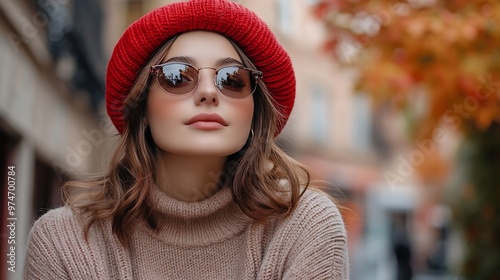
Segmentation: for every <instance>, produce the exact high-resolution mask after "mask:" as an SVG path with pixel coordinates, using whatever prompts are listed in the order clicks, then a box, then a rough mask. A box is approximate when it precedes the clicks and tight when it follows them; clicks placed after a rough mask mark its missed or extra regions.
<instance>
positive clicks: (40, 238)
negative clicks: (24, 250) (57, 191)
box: [29, 206, 84, 246]
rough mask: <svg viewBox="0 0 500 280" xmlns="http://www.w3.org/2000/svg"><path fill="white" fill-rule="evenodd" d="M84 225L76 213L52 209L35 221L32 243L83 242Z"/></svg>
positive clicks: (30, 237)
mask: <svg viewBox="0 0 500 280" xmlns="http://www.w3.org/2000/svg"><path fill="white" fill-rule="evenodd" d="M83 240H84V235H83V223H82V222H81V220H80V219H79V218H78V216H77V215H76V214H75V212H74V211H73V210H72V209H71V208H69V207H67V206H64V207H59V208H56V209H52V210H50V211H48V212H47V213H45V214H43V215H42V216H41V217H40V218H39V219H38V220H36V221H35V223H34V224H33V227H32V228H31V230H30V234H29V242H30V243H32V244H33V243H34V244H37V243H40V242H42V243H52V244H54V246H58V245H57V244H63V243H64V242H65V241H68V242H78V241H83Z"/></svg>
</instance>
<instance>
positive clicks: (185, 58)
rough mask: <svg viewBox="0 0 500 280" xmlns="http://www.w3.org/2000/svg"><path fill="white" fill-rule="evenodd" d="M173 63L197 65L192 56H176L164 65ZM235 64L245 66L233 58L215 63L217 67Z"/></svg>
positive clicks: (221, 59)
mask: <svg viewBox="0 0 500 280" xmlns="http://www.w3.org/2000/svg"><path fill="white" fill-rule="evenodd" d="M172 61H175V62H184V63H188V64H192V65H197V61H196V59H195V58H194V57H191V56H174V57H171V58H169V59H168V60H167V61H165V62H164V63H167V62H172ZM235 64H237V65H240V66H243V63H241V62H240V61H238V60H236V59H234V58H232V57H224V58H219V59H218V60H217V61H216V62H215V65H216V66H224V65H235Z"/></svg>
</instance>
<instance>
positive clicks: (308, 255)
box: [24, 188, 349, 280]
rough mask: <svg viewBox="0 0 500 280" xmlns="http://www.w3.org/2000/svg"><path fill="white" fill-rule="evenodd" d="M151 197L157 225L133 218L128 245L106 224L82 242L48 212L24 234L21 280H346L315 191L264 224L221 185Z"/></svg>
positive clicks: (341, 232) (72, 226) (324, 206)
mask: <svg viewBox="0 0 500 280" xmlns="http://www.w3.org/2000/svg"><path fill="white" fill-rule="evenodd" d="M151 195H152V196H153V200H154V201H155V203H154V207H155V208H156V209H159V210H160V211H161V213H162V215H163V216H162V217H161V223H163V225H164V230H162V231H160V232H154V231H152V230H151V229H150V228H149V227H148V226H147V225H146V223H145V222H144V221H141V220H138V221H137V223H136V226H135V228H134V229H133V230H132V233H131V246H130V248H128V249H124V248H123V247H122V246H121V245H120V243H119V241H118V240H117V238H116V237H115V236H114V235H112V234H111V223H110V222H109V221H102V222H100V223H98V224H97V225H95V226H93V227H92V228H91V231H90V235H89V241H88V242H86V241H85V240H84V238H83V233H82V226H81V224H80V223H79V221H78V219H77V218H76V217H75V215H74V214H73V212H72V210H70V209H69V208H67V207H62V208H58V209H54V210H51V211H49V212H48V213H46V214H45V215H43V216H42V217H41V218H40V219H39V220H38V221H37V222H35V224H34V226H33V228H32V230H31V232H30V237H29V244H28V252H27V259H26V266H25V268H24V279H45V280H46V279H82V280H89V279H122V280H126V279H148V280H151V279H176V280H178V279H189V280H193V279H338V280H341V279H349V272H348V270H349V265H348V257H347V246H346V232H345V228H344V224H343V221H342V218H341V216H340V214H339V212H338V209H337V207H336V206H335V204H333V203H332V202H331V201H330V200H329V199H328V198H327V197H326V196H324V195H323V194H322V193H320V192H316V191H312V190H308V191H307V192H306V193H305V195H304V196H303V197H302V198H301V200H300V203H299V205H298V208H297V209H296V210H295V211H294V212H293V214H292V215H291V216H290V217H288V218H286V219H282V220H278V219H275V220H271V221H268V222H266V223H256V222H253V221H252V220H251V219H250V218H249V217H247V216H246V215H244V214H243V213H242V212H241V210H239V208H238V207H237V206H236V204H234V202H232V196H231V191H230V189H228V188H224V189H222V190H220V191H219V192H217V193H216V194H214V195H213V196H212V197H210V198H208V199H206V200H204V201H201V202H195V203H186V202H181V201H177V200H175V199H172V198H170V197H168V196H166V195H165V194H163V193H161V192H160V191H159V190H155V191H154V192H153V193H152V194H151Z"/></svg>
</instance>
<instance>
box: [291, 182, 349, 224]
mask: <svg viewBox="0 0 500 280" xmlns="http://www.w3.org/2000/svg"><path fill="white" fill-rule="evenodd" d="M292 217H293V218H295V219H299V220H304V221H309V222H314V221H316V220H324V219H330V220H333V221H337V222H339V223H340V225H342V226H343V220H342V216H341V214H340V211H339V208H338V207H337V205H336V204H335V202H334V200H333V199H332V198H331V197H330V196H329V195H328V194H327V193H325V192H323V191H322V190H320V189H317V188H313V187H310V188H307V189H306V190H305V191H304V193H303V194H302V196H301V197H300V199H299V203H298V205H297V208H296V209H295V210H294V212H293V214H292Z"/></svg>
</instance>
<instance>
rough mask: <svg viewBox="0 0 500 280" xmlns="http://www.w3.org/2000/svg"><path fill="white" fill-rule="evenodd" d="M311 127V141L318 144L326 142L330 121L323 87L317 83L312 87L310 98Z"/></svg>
mask: <svg viewBox="0 0 500 280" xmlns="http://www.w3.org/2000/svg"><path fill="white" fill-rule="evenodd" d="M311 104H312V108H311V122H312V123H311V129H312V133H311V135H312V137H313V141H314V142H316V143H318V144H324V143H326V142H327V138H328V129H329V125H330V123H329V122H328V119H329V118H328V110H327V107H328V105H329V104H328V99H327V97H326V93H325V91H324V89H323V88H322V87H320V86H318V85H314V86H313V87H312V100H311Z"/></svg>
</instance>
